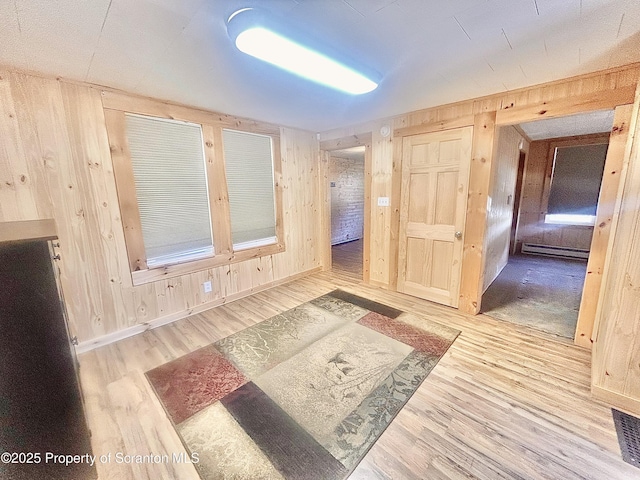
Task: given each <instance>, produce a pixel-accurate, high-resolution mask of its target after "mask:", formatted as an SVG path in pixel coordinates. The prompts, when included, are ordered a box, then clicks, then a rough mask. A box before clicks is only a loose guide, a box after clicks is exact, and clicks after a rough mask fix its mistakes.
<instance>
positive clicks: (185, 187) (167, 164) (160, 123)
mask: <svg viewBox="0 0 640 480" xmlns="http://www.w3.org/2000/svg"><path fill="white" fill-rule="evenodd" d="M126 132H127V140H128V143H129V150H130V153H131V163H132V165H133V175H134V179H135V186H136V196H137V200H138V207H139V210H140V222H141V224H142V237H143V240H144V247H145V252H146V256H147V265H148V267H149V268H153V267H157V266H161V265H167V264H172V263H180V262H184V261H189V260H196V259H200V258H204V257H209V256H212V255H213V253H214V252H213V237H212V231H211V214H210V211H209V193H208V188H207V175H206V165H205V157H204V145H203V139H202V127H201V126H200V125H198V124H194V123H187V122H181V121H175V120H167V119H161V118H154V117H147V116H141V115H132V114H127V115H126Z"/></svg>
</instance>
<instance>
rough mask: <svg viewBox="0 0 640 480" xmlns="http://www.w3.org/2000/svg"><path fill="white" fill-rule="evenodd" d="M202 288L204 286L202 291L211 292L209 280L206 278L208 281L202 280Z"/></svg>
mask: <svg viewBox="0 0 640 480" xmlns="http://www.w3.org/2000/svg"><path fill="white" fill-rule="evenodd" d="M202 288H204V293H210V292H211V281H210V280H208V281H206V282H204V283H203V284H202Z"/></svg>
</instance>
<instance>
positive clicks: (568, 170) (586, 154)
mask: <svg viewBox="0 0 640 480" xmlns="http://www.w3.org/2000/svg"><path fill="white" fill-rule="evenodd" d="M607 148H608V144H595V145H580V146H572V147H557V148H556V149H555V153H554V160H553V170H552V173H551V188H550V190H549V203H548V207H547V214H546V215H545V223H554V224H562V225H594V223H595V219H596V209H597V206H598V196H599V194H600V185H601V184H602V173H603V171H604V162H605V159H606V156H607Z"/></svg>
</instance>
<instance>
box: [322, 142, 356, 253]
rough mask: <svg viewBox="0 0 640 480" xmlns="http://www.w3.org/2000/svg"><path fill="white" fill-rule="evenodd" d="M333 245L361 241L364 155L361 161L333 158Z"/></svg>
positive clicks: (331, 169)
mask: <svg viewBox="0 0 640 480" xmlns="http://www.w3.org/2000/svg"><path fill="white" fill-rule="evenodd" d="M329 182H330V187H329V188H330V190H331V245H337V244H339V243H344V242H350V241H352V240H359V239H361V238H362V232H363V228H364V152H363V153H362V158H361V159H354V158H339V157H331V160H330V162H329Z"/></svg>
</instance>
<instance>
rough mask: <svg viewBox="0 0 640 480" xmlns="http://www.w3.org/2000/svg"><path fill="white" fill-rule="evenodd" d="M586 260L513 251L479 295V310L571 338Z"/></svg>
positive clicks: (573, 331) (576, 318) (580, 295)
mask: <svg viewBox="0 0 640 480" xmlns="http://www.w3.org/2000/svg"><path fill="white" fill-rule="evenodd" d="M586 272H587V262H586V260H569V259H563V258H551V257H543V256H536V255H515V256H512V257H509V263H508V264H507V266H506V267H505V268H504V270H502V272H501V273H500V275H498V278H496V280H495V281H494V282H493V283H492V284H491V285H490V286H489V288H488V289H487V291H486V292H485V294H484V295H483V297H482V312H483V313H486V314H487V315H490V316H492V317H495V318H498V319H500V320H506V321H509V322H513V323H517V324H520V325H526V326H528V327H531V328H535V329H537V330H542V331H544V332H547V333H550V334H552V335H557V336H558V337H563V338H566V339H573V337H574V334H575V331H576V323H577V321H578V310H579V308H580V299H581V297H582V287H583V285H584V278H585V275H586Z"/></svg>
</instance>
